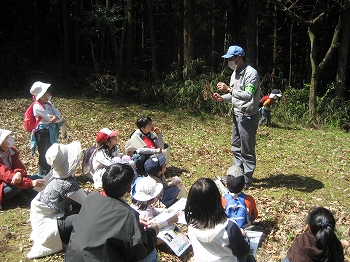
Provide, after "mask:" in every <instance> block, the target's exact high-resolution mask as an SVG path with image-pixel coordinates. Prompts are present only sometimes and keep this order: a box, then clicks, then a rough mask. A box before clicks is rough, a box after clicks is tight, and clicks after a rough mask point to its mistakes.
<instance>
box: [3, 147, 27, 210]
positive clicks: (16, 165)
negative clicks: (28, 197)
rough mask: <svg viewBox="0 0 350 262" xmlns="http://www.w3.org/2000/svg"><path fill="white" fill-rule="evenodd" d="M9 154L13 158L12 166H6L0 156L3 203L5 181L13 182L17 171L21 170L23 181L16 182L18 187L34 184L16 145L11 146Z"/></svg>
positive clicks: (7, 182)
mask: <svg viewBox="0 0 350 262" xmlns="http://www.w3.org/2000/svg"><path fill="white" fill-rule="evenodd" d="M9 154H10V156H11V160H12V167H8V166H6V165H5V164H4V162H3V159H2V157H0V204H1V203H2V194H3V189H4V183H6V184H11V181H12V178H13V176H14V175H15V174H16V173H17V172H21V174H22V181H21V183H20V184H15V186H16V187H18V188H23V189H25V188H29V187H32V186H33V183H32V180H31V179H30V178H29V177H28V176H27V171H26V168H25V166H24V165H23V164H22V162H21V160H19V152H18V151H17V150H16V149H15V148H14V147H11V149H10V151H9Z"/></svg>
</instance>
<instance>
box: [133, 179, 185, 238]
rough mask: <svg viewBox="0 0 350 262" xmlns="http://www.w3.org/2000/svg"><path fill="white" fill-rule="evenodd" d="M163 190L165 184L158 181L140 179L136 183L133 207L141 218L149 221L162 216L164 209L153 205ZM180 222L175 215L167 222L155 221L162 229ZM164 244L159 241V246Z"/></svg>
mask: <svg viewBox="0 0 350 262" xmlns="http://www.w3.org/2000/svg"><path fill="white" fill-rule="evenodd" d="M162 190H163V184H162V183H157V182H156V180H154V179H153V178H151V177H150V176H147V177H140V178H138V179H137V180H136V183H135V192H134V194H133V195H132V204H131V207H132V208H134V209H135V210H136V211H137V212H138V213H139V214H140V218H141V219H144V220H147V221H149V220H150V219H152V218H154V217H156V216H157V215H159V214H160V212H161V211H162V210H163V209H156V208H155V207H154V206H153V204H154V203H156V202H157V200H158V197H159V196H160V194H161V192H162ZM178 220H179V218H178V215H177V214H176V215H174V216H172V217H170V218H168V219H167V220H165V221H157V218H155V221H156V223H157V225H158V227H159V229H162V228H164V227H166V226H167V225H170V224H174V223H176V222H177V221H178ZM160 243H162V241H161V240H158V242H157V244H160Z"/></svg>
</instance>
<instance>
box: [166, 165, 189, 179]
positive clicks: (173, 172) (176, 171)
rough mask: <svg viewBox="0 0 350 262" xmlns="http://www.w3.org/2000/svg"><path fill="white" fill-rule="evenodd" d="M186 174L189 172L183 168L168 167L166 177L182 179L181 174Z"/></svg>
mask: <svg viewBox="0 0 350 262" xmlns="http://www.w3.org/2000/svg"><path fill="white" fill-rule="evenodd" d="M184 172H188V171H187V170H185V169H182V168H178V167H175V166H171V167H167V168H166V172H165V176H166V177H174V176H178V177H180V178H181V174H182V173H184Z"/></svg>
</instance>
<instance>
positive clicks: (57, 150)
mask: <svg viewBox="0 0 350 262" xmlns="http://www.w3.org/2000/svg"><path fill="white" fill-rule="evenodd" d="M45 157H46V161H47V163H48V164H49V165H51V167H52V168H53V171H54V175H55V176H56V177H57V176H58V177H59V178H62V179H64V178H67V177H69V176H71V175H74V173H75V171H76V169H77V167H78V165H79V164H80V159H81V144H80V142H79V141H74V142H72V143H70V144H68V145H63V144H58V143H54V144H52V146H51V147H50V148H49V149H48V150H47V151H46V155H45Z"/></svg>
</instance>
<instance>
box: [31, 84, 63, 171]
mask: <svg viewBox="0 0 350 262" xmlns="http://www.w3.org/2000/svg"><path fill="white" fill-rule="evenodd" d="M50 86H51V84H46V83H43V82H40V81H37V82H35V83H34V84H33V85H32V87H31V89H30V93H31V94H32V95H33V98H35V103H34V106H33V113H34V116H35V118H36V121H37V122H36V130H34V132H32V136H31V145H30V147H31V150H32V154H33V155H34V152H35V147H36V146H38V152H39V174H40V175H43V176H45V175H46V174H47V173H49V171H50V169H51V166H50V165H49V164H48V163H47V161H46V159H45V154H46V151H47V150H48V149H49V147H50V146H51V145H52V144H54V143H58V136H59V130H60V128H61V126H62V122H64V119H63V118H62V116H61V113H60V112H59V111H58V110H57V109H56V108H55V107H54V106H53V105H52V103H51V102H50V101H51V98H52V96H51V93H50V91H49V90H48V89H49V87H50Z"/></svg>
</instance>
